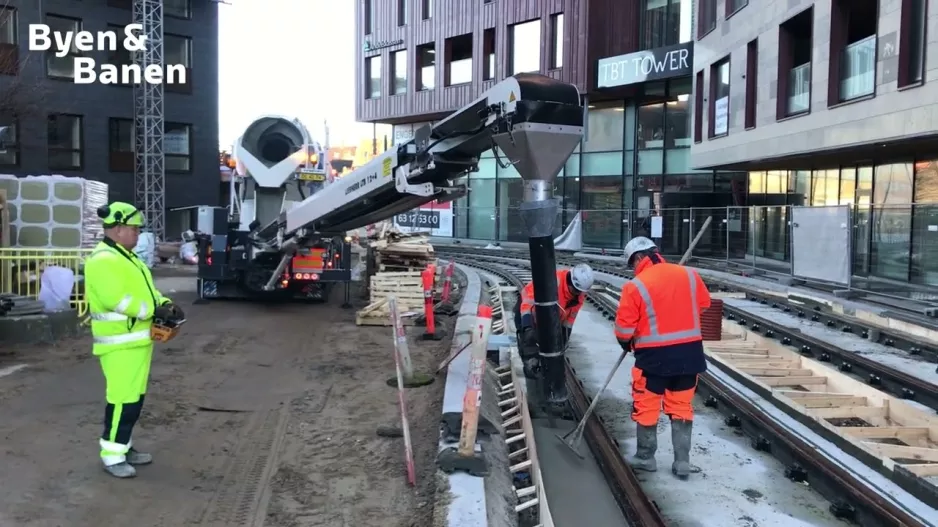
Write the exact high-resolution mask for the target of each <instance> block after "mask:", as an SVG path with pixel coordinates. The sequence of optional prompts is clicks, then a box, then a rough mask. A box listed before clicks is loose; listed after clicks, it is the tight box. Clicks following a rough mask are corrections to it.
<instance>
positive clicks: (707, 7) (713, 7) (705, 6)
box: [697, 0, 717, 38]
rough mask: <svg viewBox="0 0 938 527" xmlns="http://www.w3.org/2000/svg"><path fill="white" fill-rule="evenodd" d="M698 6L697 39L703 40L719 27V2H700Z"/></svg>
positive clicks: (703, 0)
mask: <svg viewBox="0 0 938 527" xmlns="http://www.w3.org/2000/svg"><path fill="white" fill-rule="evenodd" d="M698 5H699V11H698V12H697V38H703V37H704V35H706V34H707V33H709V32H711V31H713V30H714V29H716V27H717V0H699V2H698Z"/></svg>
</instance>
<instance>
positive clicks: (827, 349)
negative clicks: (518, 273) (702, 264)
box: [443, 248, 938, 411]
mask: <svg viewBox="0 0 938 527" xmlns="http://www.w3.org/2000/svg"><path fill="white" fill-rule="evenodd" d="M448 249H449V248H446V249H444V250H443V252H446V251H448ZM473 258H474V259H476V260H482V261H494V262H499V261H501V263H505V262H506V261H511V260H513V259H514V260H515V261H517V260H524V259H525V258H524V257H523V256H515V255H511V256H508V255H504V256H503V255H488V254H486V255H473ZM580 261H581V260H578V259H574V258H568V257H560V258H558V263H561V264H565V265H570V264H575V263H578V262H580ZM517 265H527V264H526V263H525V264H517ZM593 267H594V269H596V270H597V271H599V272H601V273H605V274H608V275H612V276H618V277H621V278H631V276H632V273H631V272H630V271H629V270H627V269H625V268H624V267H618V266H605V265H594V266H593ZM704 282H706V283H707V285H708V286H709V287H711V288H712V289H715V290H720V291H727V292H736V293H744V294H746V295H750V294H752V293H753V291H752V290H751V289H748V288H745V287H737V286H736V285H735V284H727V283H726V282H725V281H721V280H713V279H710V278H705V279H704ZM773 300H778V299H773ZM760 303H761V302H760ZM766 303H768V299H766ZM723 316H724V318H726V319H728V320H732V321H735V322H737V323H739V324H741V325H744V326H748V328H749V329H750V330H751V331H754V332H757V333H762V334H763V336H765V337H769V338H774V339H777V340H779V341H780V342H781V343H782V344H785V345H789V346H792V347H794V348H796V349H798V350H799V351H800V352H801V354H803V355H805V356H807V357H811V358H815V359H817V360H819V361H821V362H827V363H830V364H832V365H834V366H836V367H837V368H838V369H839V370H840V371H841V372H843V373H845V374H847V375H850V376H852V377H854V378H856V379H858V380H860V381H862V382H865V383H867V384H869V385H870V386H873V387H875V388H876V389H878V390H880V391H882V392H885V393H888V394H890V395H893V396H895V397H899V398H901V399H906V400H911V401H915V402H917V403H920V404H923V405H925V406H927V407H929V408H931V409H932V410H935V411H938V386H936V385H935V384H933V383H931V382H928V381H926V380H923V379H921V378H918V377H915V376H913V375H909V374H907V373H905V372H902V371H899V370H897V369H895V368H892V367H890V366H887V365H885V364H882V363H880V362H877V361H875V360H872V359H869V358H866V357H864V356H863V355H861V354H859V353H857V352H853V351H850V350H846V349H843V348H841V347H839V346H837V345H835V344H832V343H830V342H827V341H825V340H822V339H819V338H816V337H812V336H810V335H807V334H805V333H803V332H802V331H800V330H799V329H797V328H791V327H787V326H785V325H783V324H779V323H777V322H774V321H772V320H770V319H768V318H766V317H762V316H759V315H755V314H753V313H751V312H749V311H747V310H746V309H744V308H741V307H737V306H732V305H729V304H728V303H726V302H724V303H723ZM855 324H856V325H857V326H858V327H863V328H865V329H864V331H865V332H868V331H872V330H874V329H876V330H879V328H873V327H871V326H863V325H862V324H861V323H860V322H859V321H855ZM880 331H881V330H880ZM894 333H895V332H893V334H894ZM854 334H855V335H856V336H857V337H858V338H859V337H861V336H862V334H863V333H860V334H859V335H857V334H856V333H854ZM892 338H897V337H889V339H892ZM883 344H884V345H888V343H883ZM910 355H913V356H914V355H915V354H910Z"/></svg>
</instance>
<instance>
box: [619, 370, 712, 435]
mask: <svg viewBox="0 0 938 527" xmlns="http://www.w3.org/2000/svg"><path fill="white" fill-rule="evenodd" d="M696 391H697V376H696V375H679V376H676V377H659V376H650V377H646V376H645V374H644V372H642V370H640V369H639V368H632V420H633V421H635V422H636V423H638V424H640V425H642V426H655V425H656V424H657V423H658V417H659V416H660V415H661V408H662V406H663V407H664V413H665V414H666V415H667V416H668V417H670V418H671V419H681V420H685V421H692V420H693V419H694V406H693V404H692V403H693V400H694V393H696Z"/></svg>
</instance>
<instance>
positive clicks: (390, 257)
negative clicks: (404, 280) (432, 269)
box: [371, 232, 436, 273]
mask: <svg viewBox="0 0 938 527" xmlns="http://www.w3.org/2000/svg"><path fill="white" fill-rule="evenodd" d="M371 245H372V247H374V249H375V251H374V252H375V270H377V271H378V272H379V273H383V272H420V271H423V270H424V269H426V268H427V265H429V264H431V263H435V262H436V257H435V255H434V253H433V246H432V245H430V241H429V238H428V237H427V236H424V235H411V234H400V233H396V232H388V233H387V234H386V235H385V236H384V237H382V238H381V239H379V240H377V241H375V242H373V243H372V244H371Z"/></svg>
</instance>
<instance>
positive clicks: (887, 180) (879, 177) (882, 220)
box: [870, 163, 913, 281]
mask: <svg viewBox="0 0 938 527" xmlns="http://www.w3.org/2000/svg"><path fill="white" fill-rule="evenodd" d="M912 170H913V168H912V163H895V164H891V165H879V166H877V167H876V171H875V173H874V180H873V211H872V212H873V213H872V215H871V217H870V223H871V228H872V238H871V240H870V273H871V274H873V275H875V276H879V277H882V278H891V279H893V280H902V281H905V280H908V279H909V249H910V245H909V244H910V241H911V233H912V211H911V206H910V204H911V203H912Z"/></svg>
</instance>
